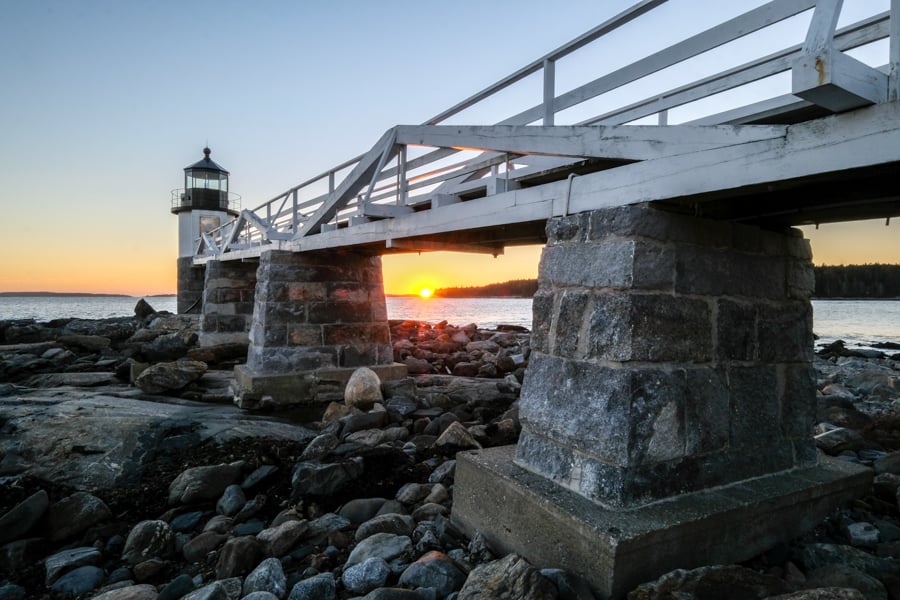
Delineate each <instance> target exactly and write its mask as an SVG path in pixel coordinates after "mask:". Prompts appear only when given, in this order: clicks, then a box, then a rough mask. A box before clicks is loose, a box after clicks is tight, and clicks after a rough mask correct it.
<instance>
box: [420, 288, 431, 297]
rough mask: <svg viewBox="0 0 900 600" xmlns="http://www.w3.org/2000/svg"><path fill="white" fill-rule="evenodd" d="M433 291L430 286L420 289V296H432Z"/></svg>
mask: <svg viewBox="0 0 900 600" xmlns="http://www.w3.org/2000/svg"><path fill="white" fill-rule="evenodd" d="M433 293H434V292H433V291H432V290H430V289H429V288H422V289H421V290H419V296H421V297H422V298H431V295H432V294H433Z"/></svg>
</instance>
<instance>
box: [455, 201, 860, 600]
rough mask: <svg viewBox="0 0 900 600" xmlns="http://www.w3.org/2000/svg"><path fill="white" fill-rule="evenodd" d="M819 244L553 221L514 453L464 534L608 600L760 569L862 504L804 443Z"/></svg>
mask: <svg viewBox="0 0 900 600" xmlns="http://www.w3.org/2000/svg"><path fill="white" fill-rule="evenodd" d="M812 274H813V272H812V263H811V251H810V247H809V243H808V242H807V241H806V240H804V239H803V237H802V235H800V233H799V232H798V231H792V230H766V229H761V228H758V227H750V226H746V225H740V224H732V223H729V222H720V221H714V220H709V219H702V218H697V217H693V216H688V215H681V214H675V213H672V212H669V211H665V210H660V209H657V208H654V207H651V206H648V205H644V206H640V205H638V206H625V207H617V208H610V209H604V210H597V211H593V212H589V213H581V214H576V215H569V216H567V217H560V218H554V219H551V220H550V221H549V222H548V224H547V247H546V248H545V249H544V252H543V254H542V256H541V264H540V268H539V273H538V282H539V289H538V291H537V293H536V294H535V297H534V306H533V308H534V324H533V327H532V332H533V333H532V336H531V348H532V352H531V356H530V359H529V365H528V371H527V373H526V375H525V381H524V382H523V384H522V394H521V399H520V403H519V418H520V421H521V424H522V433H521V435H520V437H519V441H518V444H517V446H516V449H515V452H514V453H513V451H512V450H511V449H505V450H498V451H489V452H485V453H482V454H479V455H467V456H465V457H464V458H462V459H461V460H460V461H459V463H458V465H457V471H456V484H455V488H454V506H453V519H454V520H456V521H457V522H458V523H460V524H461V525H462V526H463V528H464V529H466V530H467V531H469V532H470V533H472V532H474V531H476V530H480V531H482V532H483V533H485V534H486V535H487V536H488V539H489V540H490V541H491V542H492V543H493V544H494V545H495V546H496V547H497V548H498V549H501V550H509V551H515V552H517V553H519V554H522V555H524V556H525V557H526V558H529V559H531V560H532V561H533V562H534V563H535V564H536V565H537V566H539V567H551V566H559V567H563V568H566V569H570V570H573V571H575V572H577V573H579V574H580V575H582V576H584V577H586V578H587V579H588V580H589V581H591V582H592V584H593V585H594V586H595V587H596V588H597V590H598V591H599V592H600V593H601V595H602V596H603V597H605V598H619V597H621V596H622V594H624V593H625V592H626V591H627V590H628V589H629V588H631V587H633V586H634V585H635V584H637V583H639V582H642V581H646V580H650V579H654V578H656V577H657V576H659V575H661V574H663V573H665V572H668V571H670V570H672V569H674V568H688V567H695V566H698V565H703V564H718V563H723V562H724V563H728V562H733V561H738V560H743V559H747V558H750V557H751V556H753V555H755V554H758V553H760V552H762V551H764V550H766V549H767V548H769V547H771V546H772V545H774V544H776V543H778V542H781V541H786V540H788V539H790V538H791V537H794V536H796V535H798V534H800V533H802V532H804V531H806V530H808V529H810V528H811V527H813V526H814V525H815V524H816V523H817V522H818V521H819V520H821V519H822V518H824V517H825V516H826V515H827V514H828V513H829V512H830V511H832V510H833V509H834V508H835V507H836V506H838V505H839V504H840V503H841V502H842V501H845V500H848V499H850V498H853V497H854V496H856V495H858V494H860V493H862V492H863V491H864V490H865V488H866V487H867V486H868V484H869V481H870V476H869V474H868V473H866V472H865V470H859V469H857V468H855V467H850V466H847V465H843V464H834V463H832V462H823V463H821V464H820V463H819V462H818V461H819V457H818V452H817V450H816V446H815V442H814V440H813V437H812V436H813V427H814V424H815V407H816V399H815V394H816V389H815V373H814V371H813V368H812V351H813V335H812V308H811V305H810V296H811V294H812V290H813V283H814V281H813V276H812Z"/></svg>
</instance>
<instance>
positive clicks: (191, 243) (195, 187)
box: [172, 148, 240, 313]
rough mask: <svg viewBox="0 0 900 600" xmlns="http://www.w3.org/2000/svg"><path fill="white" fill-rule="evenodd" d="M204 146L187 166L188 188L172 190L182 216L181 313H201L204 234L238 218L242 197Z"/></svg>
mask: <svg viewBox="0 0 900 600" xmlns="http://www.w3.org/2000/svg"><path fill="white" fill-rule="evenodd" d="M210 152H211V151H210V149H209V148H204V149H203V159H202V160H199V161H197V162H195V163H194V164H192V165H190V166H188V167H185V168H184V188H180V189H176V190H172V213H173V214H176V215H178V312H179V313H188V312H200V308H201V306H200V304H201V301H202V298H203V272H204V268H203V267H202V266H194V265H193V257H194V253H195V251H196V249H197V243H198V241H199V239H200V234H201V233H204V232H209V231H212V230H213V229H216V228H217V227H220V226H222V225H224V224H225V223H226V222H228V220H230V219H231V218H234V217H237V215H238V210H239V209H240V206H239V202H240V196H238V195H237V194H233V193H230V192H229V191H228V176H229V173H228V171H226V170H225V169H224V168H222V166H221V165H219V164H217V163H215V162H214V161H213V160H212V159H211V158H210V157H209V154H210Z"/></svg>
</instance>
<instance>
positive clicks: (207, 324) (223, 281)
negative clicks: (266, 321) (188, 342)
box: [200, 260, 257, 345]
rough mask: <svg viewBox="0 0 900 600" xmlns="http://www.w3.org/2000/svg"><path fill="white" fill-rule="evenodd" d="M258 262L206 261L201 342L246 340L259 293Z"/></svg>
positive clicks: (207, 343) (238, 341)
mask: <svg viewBox="0 0 900 600" xmlns="http://www.w3.org/2000/svg"><path fill="white" fill-rule="evenodd" d="M256 269H257V262H256V261H255V260H253V261H242V260H229V261H221V260H217V261H209V262H208V263H207V264H206V283H205V286H204V289H203V318H202V319H201V320H200V342H201V344H203V345H213V344H218V343H245V344H246V343H247V342H248V341H249V331H250V324H251V323H252V322H253V306H254V299H255V295H256Z"/></svg>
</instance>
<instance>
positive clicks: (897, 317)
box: [0, 296, 900, 346]
mask: <svg viewBox="0 0 900 600" xmlns="http://www.w3.org/2000/svg"><path fill="white" fill-rule="evenodd" d="M137 301H138V298H132V297H101V296H67V297H60V296H57V297H44V298H23V297H8V296H0V320H2V319H37V320H41V321H49V320H51V319H57V318H65V317H77V318H82V319H104V318H108V317H125V316H130V315H133V314H134V305H135V304H136V303H137ZM147 301H148V302H149V303H150V304H151V305H152V306H153V307H154V308H155V309H156V310H167V311H170V312H175V297H174V296H161V297H156V298H148V299H147ZM387 305H388V316H389V317H390V318H392V319H414V320H418V321H426V322H429V323H438V322H440V321H443V320H446V321H448V322H449V323H450V324H452V325H466V324H468V323H476V324H477V325H479V326H480V327H482V328H485V329H493V328H495V327H496V326H497V325H500V324H507V325H521V326H523V327H528V328H531V299H530V298H430V299H428V300H424V299H422V298H418V297H389V298H388V299H387ZM813 309H814V313H815V316H814V326H813V328H814V330H815V332H816V334H817V335H818V336H819V338H820V339H819V341H818V342H817V343H818V344H823V343H828V342H831V341H834V340H836V339H842V340H844V341H845V342H847V344H848V345H857V344H858V345H862V346H868V345H869V344H872V343H875V342H894V343H900V300H816V301H813Z"/></svg>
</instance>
